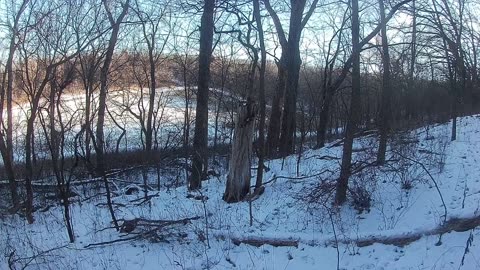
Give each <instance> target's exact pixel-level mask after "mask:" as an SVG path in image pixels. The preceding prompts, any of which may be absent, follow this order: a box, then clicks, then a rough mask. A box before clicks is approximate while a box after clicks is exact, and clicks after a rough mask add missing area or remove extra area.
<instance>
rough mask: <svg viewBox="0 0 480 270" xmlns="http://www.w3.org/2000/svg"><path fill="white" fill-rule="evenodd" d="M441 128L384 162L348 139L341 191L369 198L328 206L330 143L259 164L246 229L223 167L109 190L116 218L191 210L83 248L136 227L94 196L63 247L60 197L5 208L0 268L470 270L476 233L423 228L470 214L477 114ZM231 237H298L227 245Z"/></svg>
mask: <svg viewBox="0 0 480 270" xmlns="http://www.w3.org/2000/svg"><path fill="white" fill-rule="evenodd" d="M449 134H450V124H442V125H435V126H430V127H425V128H420V129H417V130H414V131H412V132H409V133H405V134H402V135H396V136H395V138H393V139H392V143H391V149H390V151H389V155H388V157H387V159H389V161H388V162H387V164H386V165H385V166H384V167H382V168H379V167H376V166H373V165H372V162H373V160H374V157H375V155H374V153H375V149H376V139H375V138H374V137H373V136H367V137H362V138H359V139H357V140H356V142H355V147H354V148H355V157H354V160H355V161H356V163H355V166H354V167H355V168H362V170H360V172H358V173H357V174H356V175H355V176H354V177H352V178H351V181H350V188H351V191H352V192H354V193H355V194H359V193H361V192H362V191H363V192H364V193H367V194H370V195H369V196H367V197H369V198H370V199H371V200H370V201H369V200H368V199H367V200H361V199H362V198H365V196H363V197H362V196H359V199H358V200H357V201H359V202H363V204H362V203H353V201H354V200H353V199H352V195H351V194H350V195H349V198H350V199H349V201H348V203H346V204H345V205H344V206H342V207H341V208H334V207H333V206H332V204H331V201H332V195H333V193H332V192H331V191H332V190H331V188H332V186H333V185H334V181H335V180H336V177H337V176H338V170H339V163H340V159H339V157H341V150H342V147H341V145H340V144H338V145H337V144H336V143H335V142H334V143H331V144H329V145H327V146H326V147H324V148H323V149H320V150H308V151H305V152H304V153H303V155H302V156H301V158H300V162H299V164H298V165H297V163H298V161H299V157H298V155H295V156H290V157H288V158H286V159H285V160H272V161H268V162H267V163H266V165H267V166H268V168H269V171H268V172H267V173H266V175H265V181H269V183H268V184H266V189H265V193H264V194H263V195H261V196H260V197H259V198H258V199H257V200H254V201H253V202H252V203H251V209H252V215H253V225H252V226H250V224H249V222H250V214H249V213H250V211H249V203H248V202H242V203H237V204H226V203H225V202H224V201H223V200H222V194H223V191H224V188H225V180H226V175H225V174H223V175H222V176H220V177H211V178H210V179H209V180H207V181H205V182H204V185H203V188H202V190H201V192H197V193H193V194H191V195H193V196H188V198H187V195H188V194H189V192H188V191H187V189H186V187H184V186H183V187H179V188H175V189H163V190H161V191H160V192H159V193H158V196H157V197H153V198H152V199H151V200H150V201H149V202H147V203H144V204H142V205H136V204H138V202H141V200H138V199H141V198H142V196H143V193H142V192H140V193H138V194H133V195H125V194H120V195H118V196H116V197H114V199H113V200H114V202H115V203H116V204H117V206H116V214H117V216H118V218H119V219H133V218H144V219H149V220H179V219H183V218H191V217H199V218H198V219H195V220H192V221H191V222H188V223H186V224H183V223H182V224H174V225H172V226H166V227H164V228H162V229H160V230H158V231H156V232H155V233H152V234H146V235H144V237H141V238H142V239H141V240H138V239H137V240H130V241H124V242H118V243H114V244H105V245H99V246H89V245H91V244H95V243H101V242H107V241H115V240H118V239H125V238H128V237H132V236H137V235H138V234H134V233H139V232H141V227H137V228H136V230H134V231H133V233H130V234H126V233H118V232H116V231H115V230H114V229H111V228H110V227H111V226H112V224H111V223H110V218H109V214H108V211H107V208H106V207H105V206H104V204H102V203H103V202H104V198H97V199H90V200H88V201H83V202H81V203H79V202H77V203H75V204H74V205H73V209H72V216H73V224H74V229H75V235H76V242H75V243H73V244H69V243H68V238H67V234H66V230H65V229H64V222H63V218H62V208H61V207H60V206H56V207H53V208H50V209H47V210H46V211H45V212H40V211H38V212H36V213H35V218H36V222H35V223H34V224H33V225H27V224H26V223H25V221H24V219H23V218H22V217H19V216H13V217H12V216H4V217H2V219H1V220H0V231H1V234H0V252H2V254H3V255H4V256H2V257H1V258H0V269H8V259H9V258H10V261H11V262H12V264H13V265H16V266H17V267H19V268H20V266H21V265H24V264H26V263H28V268H29V269H128V270H133V269H337V263H338V265H339V268H340V269H385V270H386V269H480V242H479V239H480V230H478V229H476V230H475V229H473V230H467V231H464V232H455V231H452V232H449V233H446V234H444V235H442V236H441V241H439V239H440V236H439V235H436V234H433V235H432V233H431V232H432V231H434V230H435V229H436V228H438V227H439V226H441V225H442V224H443V223H444V220H452V219H455V218H469V217H475V216H480V166H478V164H479V162H480V136H479V134H480V116H469V117H464V118H461V119H460V120H459V123H458V136H457V140H456V141H454V142H450V140H449ZM297 166H298V167H297ZM297 168H298V170H297ZM429 174H430V175H431V177H430V176H429ZM432 178H433V179H432ZM436 186H438V189H437V187H436ZM359 191H360V192H359ZM154 194H156V192H153V191H152V192H151V193H150V195H154ZM195 196H196V197H197V198H193V197H195ZM198 197H201V198H205V199H204V200H201V199H200V200H198V199H199V198H198ZM207 198H208V199H207ZM442 199H443V201H444V203H445V205H444V204H443V203H442ZM369 203H370V207H369V209H368V204H369ZM445 209H446V210H445ZM445 214H446V216H445ZM409 235H415V236H421V238H420V239H418V240H416V241H413V242H411V243H404V244H403V245H400V244H399V243H398V242H397V243H396V244H397V245H400V246H396V245H387V244H381V243H371V244H370V245H367V244H365V243H366V242H368V241H366V240H369V239H394V238H398V237H401V236H409ZM232 238H243V239H248V238H257V239H269V240H272V239H276V240H279V239H280V240H292V241H298V242H299V244H298V247H294V246H292V247H273V246H270V245H262V246H260V247H255V246H252V245H246V244H240V245H238V246H237V245H235V244H234V243H233V242H232V241H231V239H232ZM360 242H361V243H363V244H360V245H359V243H360ZM360 246H362V247H360Z"/></svg>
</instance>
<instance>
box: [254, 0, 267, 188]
mask: <svg viewBox="0 0 480 270" xmlns="http://www.w3.org/2000/svg"><path fill="white" fill-rule="evenodd" d="M253 10H254V11H253V12H254V16H255V20H256V23H257V31H258V39H259V42H260V54H261V62H260V78H259V79H260V85H259V89H258V102H259V106H260V108H259V114H260V119H259V123H258V142H257V148H258V167H257V179H256V182H255V189H259V188H260V187H261V186H262V181H263V169H264V168H263V167H264V165H263V162H264V158H265V117H266V113H265V107H266V104H265V70H266V62H267V52H266V50H265V40H264V35H263V25H262V18H261V14H260V3H259V0H253Z"/></svg>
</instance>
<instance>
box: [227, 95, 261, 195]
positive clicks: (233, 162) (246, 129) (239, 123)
mask: <svg viewBox="0 0 480 270" xmlns="http://www.w3.org/2000/svg"><path fill="white" fill-rule="evenodd" d="M254 126H255V105H254V103H253V101H251V100H249V101H245V102H242V104H240V107H239V112H238V115H237V119H236V123H235V134H234V135H233V143H232V154H231V155H232V156H231V159H230V163H229V172H228V176H227V186H226V188H225V193H224V194H223V200H224V201H226V202H227V203H233V202H239V201H241V200H243V199H244V198H245V196H246V195H247V194H248V193H249V191H250V179H251V171H250V167H251V157H252V150H253V149H252V144H253V134H254V132H253V131H254Z"/></svg>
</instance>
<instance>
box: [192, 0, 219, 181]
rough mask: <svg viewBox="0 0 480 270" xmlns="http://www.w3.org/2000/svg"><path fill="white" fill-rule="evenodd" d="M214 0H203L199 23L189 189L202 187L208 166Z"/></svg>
mask: <svg viewBox="0 0 480 270" xmlns="http://www.w3.org/2000/svg"><path fill="white" fill-rule="evenodd" d="M214 12H215V0H205V1H204V6H203V14H202V19H201V25H200V53H199V55H198V89H197V106H196V113H195V134H194V137H193V154H192V173H191V175H190V179H189V186H188V187H189V189H190V190H194V189H199V188H201V187H202V179H203V178H205V177H206V172H207V168H208V88H209V83H210V62H211V57H212V47H213V28H214V20H213V19H214V18H213V17H214Z"/></svg>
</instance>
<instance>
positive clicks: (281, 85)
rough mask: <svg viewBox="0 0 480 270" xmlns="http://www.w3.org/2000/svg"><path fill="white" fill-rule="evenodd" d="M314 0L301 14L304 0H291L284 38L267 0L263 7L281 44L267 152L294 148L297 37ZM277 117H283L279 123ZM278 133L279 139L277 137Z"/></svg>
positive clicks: (280, 26)
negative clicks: (287, 26)
mask: <svg viewBox="0 0 480 270" xmlns="http://www.w3.org/2000/svg"><path fill="white" fill-rule="evenodd" d="M317 3H318V0H314V1H313V2H312V4H311V6H310V8H309V9H308V11H307V12H306V14H305V16H304V14H303V12H304V10H305V5H306V0H297V1H294V0H291V1H290V5H291V12H290V25H289V32H288V40H287V38H286V35H285V32H284V30H283V27H282V25H281V22H280V19H279V18H278V15H277V14H276V12H275V11H274V10H273V8H272V6H271V5H270V1H264V4H265V7H266V9H267V11H268V12H269V14H270V16H271V17H272V19H273V22H274V24H275V28H276V30H277V35H278V37H279V40H280V45H281V47H282V55H281V57H280V61H279V63H278V76H279V77H278V88H277V93H276V94H275V97H274V100H273V104H272V113H271V116H270V124H269V132H268V139H267V140H268V142H269V146H268V152H269V154H272V153H275V152H276V151H277V149H278V150H279V153H280V155H281V156H285V155H288V154H291V153H292V152H293V151H294V148H295V147H294V146H295V141H294V137H295V129H296V123H295V119H296V115H297V112H296V109H297V88H298V79H299V76H300V66H301V58H300V38H301V35H302V30H303V29H304V28H305V25H306V24H307V22H308V20H309V19H310V17H311V16H312V14H313V12H314V11H315V8H316V6H317ZM281 97H283V102H284V105H283V113H281V114H280V105H279V104H280V100H281ZM277 102H278V103H277ZM280 117H282V119H281V122H280ZM272 121H273V122H272ZM280 124H281V126H280ZM278 127H280V129H278ZM279 135H280V138H279V139H278V136H279Z"/></svg>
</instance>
